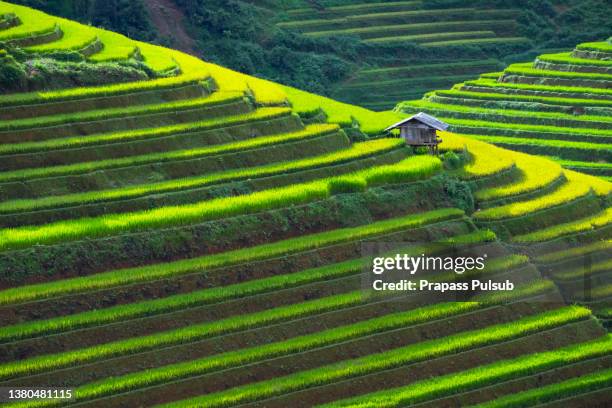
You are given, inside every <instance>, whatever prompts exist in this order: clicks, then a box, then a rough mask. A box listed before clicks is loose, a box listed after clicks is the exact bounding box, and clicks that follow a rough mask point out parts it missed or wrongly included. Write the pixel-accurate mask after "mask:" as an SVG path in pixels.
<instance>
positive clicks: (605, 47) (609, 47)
mask: <svg viewBox="0 0 612 408" xmlns="http://www.w3.org/2000/svg"><path fill="white" fill-rule="evenodd" d="M576 49H579V50H594V51H602V52H612V44H610V43H609V42H607V41H597V42H588V43H582V44H578V45H577V46H576Z"/></svg>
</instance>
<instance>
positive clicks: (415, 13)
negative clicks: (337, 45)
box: [277, 7, 499, 31]
mask: <svg viewBox="0 0 612 408" xmlns="http://www.w3.org/2000/svg"><path fill="white" fill-rule="evenodd" d="M475 11H476V9H474V8H466V7H464V8H448V9H440V10H409V11H392V12H386V13H384V12H383V13H369V14H358V15H350V16H347V17H344V18H331V19H326V18H321V19H312V20H297V21H285V22H281V23H278V24H277V26H278V27H284V28H295V29H303V30H305V31H308V28H309V27H313V26H314V27H316V26H318V25H321V24H337V25H338V26H341V25H342V24H343V23H348V22H362V21H368V20H380V19H383V18H386V17H387V18H388V17H394V18H395V17H426V16H435V15H444V14H452V13H472V12H475ZM480 11H481V12H482V10H480ZM483 14H485V13H483ZM486 14H493V15H495V14H499V12H498V11H497V10H494V13H486Z"/></svg>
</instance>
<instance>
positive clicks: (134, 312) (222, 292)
mask: <svg viewBox="0 0 612 408" xmlns="http://www.w3.org/2000/svg"><path fill="white" fill-rule="evenodd" d="M494 239H495V235H494V234H493V233H491V232H489V231H478V232H475V233H471V234H467V235H464V236H458V237H451V238H449V241H450V242H454V241H455V240H460V241H462V242H463V243H465V244H471V243H481V242H488V241H491V240H494ZM442 242H443V241H442ZM435 249H436V248H435V245H433V248H432V246H416V247H415V246H413V247H407V248H406V249H405V250H406V251H407V253H414V254H417V253H419V251H421V252H422V251H427V250H435ZM526 262H527V258H526V257H524V256H519V255H510V256H506V257H501V258H495V259H492V260H491V262H488V264H487V266H486V268H485V269H484V270H483V273H488V274H491V273H496V272H504V271H507V270H509V269H513V268H516V267H518V266H521V265H524V264H525V263H526ZM367 265H368V259H366V258H358V259H351V260H348V261H344V262H339V263H336V264H331V265H326V266H322V267H316V268H311V269H307V270H304V271H300V272H295V273H290V274H283V275H278V276H273V277H270V278H263V279H257V280H252V281H247V282H243V283H238V284H233V285H228V286H222V287H216V288H209V289H202V290H198V291H194V292H190V293H186V294H179V295H173V296H169V297H165V298H162V299H155V300H148V301H142V302H137V303H131V304H126V305H117V306H112V307H108V308H104V309H97V310H92V311H88V312H82V313H77V314H72V315H68V316H60V317H55V318H51V319H47V320H36V321H30V322H25V323H19V324H15V325H12V326H6V327H4V328H2V329H0V342H7V341H15V340H20V339H25V338H29V337H37V336H41V335H47V334H53V333H61V332H66V331H71V330H76V329H81V328H85V327H92V326H97V325H102V324H108V323H116V322H119V321H123V320H129V319H135V318H139V317H143V316H153V315H157V314H162V313H169V312H173V311H176V310H183V309H187V308H192V307H196V306H202V305H208V304H214V303H219V302H223V301H227V300H231V299H240V298H244V297H248V296H253V295H257V294H262V293H270V292H274V291H277V290H282V289H287V288H293V287H297V286H301V285H306V284H309V283H313V282H319V281H328V280H333V279H338V278H341V277H345V276H350V275H357V274H359V272H361V271H362V270H363V268H364V267H366V266H367ZM355 293H356V292H355ZM363 295H364V294H363V293H362V297H363ZM329 299H333V297H330V298H329ZM338 299H343V298H342V297H339V298H338ZM298 309H299V308H298ZM279 310H280V309H279ZM265 315H266V316H267V314H265ZM230 320H231V319H230ZM245 321H249V319H246V320H245ZM247 326H248V325H247ZM241 327H242V326H241ZM183 332H184V330H183V331H180V333H183ZM194 333H196V332H194ZM199 333H200V335H204V333H205V332H199ZM161 338H166V337H164V336H162V337H161ZM172 338H173V339H175V340H174V341H178V340H179V339H180V338H181V337H180V336H178V337H177V336H174V337H172ZM152 341H153V340H152ZM142 344H143V346H142V347H145V348H146V344H148V343H147V342H145V343H142Z"/></svg>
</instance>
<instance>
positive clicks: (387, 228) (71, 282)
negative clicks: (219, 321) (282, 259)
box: [0, 208, 464, 304]
mask: <svg viewBox="0 0 612 408" xmlns="http://www.w3.org/2000/svg"><path fill="white" fill-rule="evenodd" d="M463 215H464V213H463V211H461V210H458V209H454V208H447V209H440V210H434V211H430V212H426V213H422V214H411V215H407V216H405V217H398V218H393V219H390V220H384V221H378V222H374V223H371V224H368V225H364V226H359V227H352V228H340V229H336V230H333V231H328V232H322V233H318V234H310V235H304V236H303V237H298V238H291V239H288V240H284V241H279V242H274V243H271V244H264V245H260V246H256V247H251V248H243V249H238V250H233V251H228V252H225V253H221V254H215V255H206V256H203V257H199V258H193V259H188V260H182V261H176V262H172V263H166V264H156V265H149V266H143V267H136V268H129V269H121V270H116V271H110V272H103V273H99V274H96V275H92V276H84V277H78V278H72V279H64V280H62V281H57V282H48V283H42V284H35V285H29V286H25V287H19V288H12V289H6V290H3V291H0V304H12V303H20V302H26V301H31V300H39V299H44V298H49V297H53V296H58V295H62V294H70V293H76V292H84V291H89V290H95V289H102V288H111V287H116V286H120V285H127V284H130V283H136V282H144V281H151V280H156V279H161V278H168V277H172V276H179V275H184V274H188V273H195V272H200V271H203V270H206V269H214V268H220V267H223V266H227V265H233V264H240V263H246V262H254V261H257V260H261V259H266V258H272V257H275V256H281V255H287V254H291V253H296V252H302V251H307V250H312V249H316V248H319V247H323V246H329V245H333V244H337V243H341V242H347V241H353V240H359V239H365V238H368V237H374V236H376V235H382V234H388V233H391V232H394V231H399V230H402V229H410V228H417V227H420V226H424V225H427V224H431V223H436V222H442V221H447V220H451V219H457V218H460V217H462V216H463Z"/></svg>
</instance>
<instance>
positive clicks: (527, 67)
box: [504, 62, 612, 81]
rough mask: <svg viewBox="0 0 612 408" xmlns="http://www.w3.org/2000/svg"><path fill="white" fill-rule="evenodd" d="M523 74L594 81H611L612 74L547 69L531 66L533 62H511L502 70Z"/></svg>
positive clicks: (513, 73) (505, 72) (505, 73)
mask: <svg viewBox="0 0 612 408" xmlns="http://www.w3.org/2000/svg"><path fill="white" fill-rule="evenodd" d="M507 74H511V75H525V76H537V77H546V78H567V79H574V80H585V79H590V80H596V81H612V74H598V73H590V72H567V71H553V70H549V69H538V68H535V67H534V66H533V63H531V62H527V63H520V64H512V65H510V66H509V67H508V68H506V69H505V70H504V75H507Z"/></svg>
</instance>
